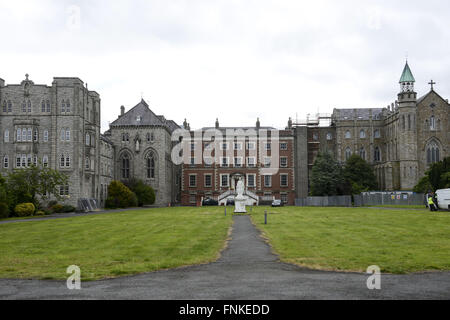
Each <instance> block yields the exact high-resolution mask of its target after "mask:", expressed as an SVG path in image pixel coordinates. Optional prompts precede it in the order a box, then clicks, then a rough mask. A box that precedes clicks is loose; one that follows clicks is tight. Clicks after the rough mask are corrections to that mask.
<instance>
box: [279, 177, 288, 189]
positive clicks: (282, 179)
mask: <svg viewBox="0 0 450 320" xmlns="http://www.w3.org/2000/svg"><path fill="white" fill-rule="evenodd" d="M288 179H289V178H288V175H287V174H280V186H281V187H287V186H288V185H289V181H288Z"/></svg>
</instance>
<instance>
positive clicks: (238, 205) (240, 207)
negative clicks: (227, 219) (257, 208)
mask: <svg viewBox="0 0 450 320" xmlns="http://www.w3.org/2000/svg"><path fill="white" fill-rule="evenodd" d="M246 201H247V199H246V198H245V197H243V196H237V197H236V198H235V199H234V213H247V210H246V209H245V202H246Z"/></svg>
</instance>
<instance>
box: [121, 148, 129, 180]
mask: <svg viewBox="0 0 450 320" xmlns="http://www.w3.org/2000/svg"><path fill="white" fill-rule="evenodd" d="M120 171H121V174H122V179H129V178H130V156H129V155H128V153H124V154H123V155H122V157H121V158H120Z"/></svg>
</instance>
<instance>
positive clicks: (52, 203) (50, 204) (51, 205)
mask: <svg viewBox="0 0 450 320" xmlns="http://www.w3.org/2000/svg"><path fill="white" fill-rule="evenodd" d="M55 204H58V201H56V200H52V201H50V202H49V203H48V207H49V208H51V207H53V206H54V205H55Z"/></svg>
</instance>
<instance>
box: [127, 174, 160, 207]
mask: <svg viewBox="0 0 450 320" xmlns="http://www.w3.org/2000/svg"><path fill="white" fill-rule="evenodd" d="M124 184H125V185H126V186H127V187H128V188H129V189H130V190H131V191H133V192H134V193H135V194H136V197H137V200H138V206H139V207H142V206H143V205H152V204H154V203H155V191H154V190H153V188H152V187H150V186H149V185H146V184H145V183H144V182H143V181H142V180H139V179H135V178H133V179H130V180H128V181H126V182H124Z"/></svg>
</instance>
